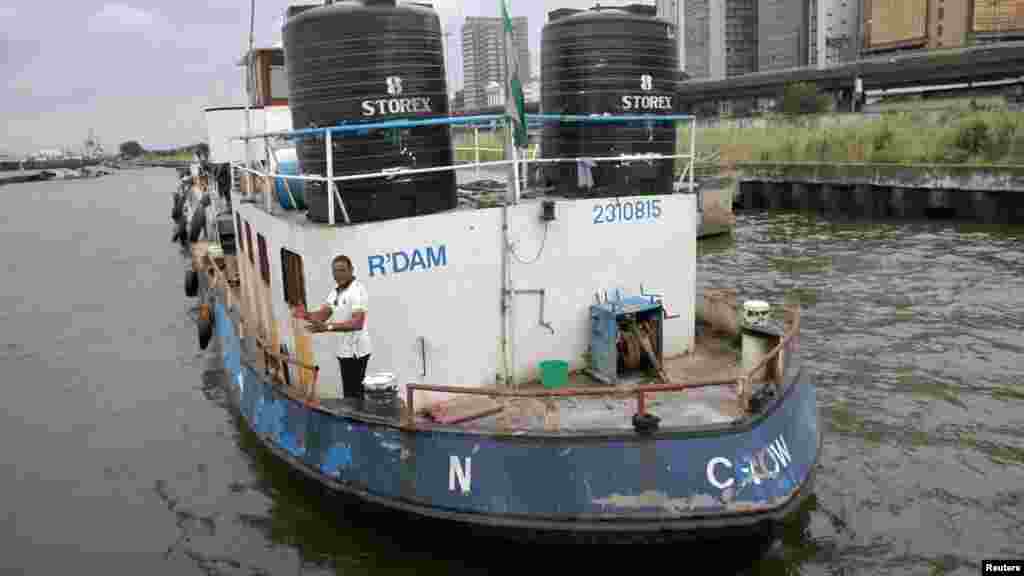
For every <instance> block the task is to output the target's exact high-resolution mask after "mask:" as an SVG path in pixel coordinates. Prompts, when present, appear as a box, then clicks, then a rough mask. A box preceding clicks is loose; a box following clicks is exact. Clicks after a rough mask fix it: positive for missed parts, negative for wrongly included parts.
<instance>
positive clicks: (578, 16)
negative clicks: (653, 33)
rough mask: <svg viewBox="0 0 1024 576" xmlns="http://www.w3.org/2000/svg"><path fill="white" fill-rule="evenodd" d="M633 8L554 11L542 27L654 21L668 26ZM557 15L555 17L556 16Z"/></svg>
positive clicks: (599, 7)
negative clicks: (603, 22) (596, 22)
mask: <svg viewBox="0 0 1024 576" xmlns="http://www.w3.org/2000/svg"><path fill="white" fill-rule="evenodd" d="M632 8H633V6H626V7H615V8H605V7H602V6H595V7H593V8H591V9H590V10H577V11H573V12H575V13H570V10H571V9H563V10H555V11H553V12H549V13H548V18H549V20H548V23H547V24H546V25H545V26H544V27H545V28H547V27H548V26H563V25H567V24H579V23H583V22H594V21H608V20H635V21H639V22H651V21H656V22H659V23H665V24H668V22H667V21H664V20H657V19H656V18H655V16H651V15H649V14H647V13H645V11H643V10H638V9H632ZM556 13H557V16H556Z"/></svg>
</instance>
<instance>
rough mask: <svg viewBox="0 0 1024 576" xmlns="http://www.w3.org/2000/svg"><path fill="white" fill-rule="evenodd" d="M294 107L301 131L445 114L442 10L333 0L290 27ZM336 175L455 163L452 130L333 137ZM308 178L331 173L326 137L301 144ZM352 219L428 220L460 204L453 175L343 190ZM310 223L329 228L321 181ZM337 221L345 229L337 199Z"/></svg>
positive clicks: (357, 184) (350, 185) (311, 196)
mask: <svg viewBox="0 0 1024 576" xmlns="http://www.w3.org/2000/svg"><path fill="white" fill-rule="evenodd" d="M283 40H284V53H285V69H286V70H287V73H288V90H289V94H288V105H289V107H290V108H291V114H292V125H293V127H294V129H296V130H298V129H302V128H311V127H321V128H322V127H326V126H335V125H338V124H339V123H348V124H352V123H365V122H382V121H388V120H397V119H409V118H430V117H436V116H447V115H448V96H447V90H448V87H447V84H446V81H445V69H444V50H443V48H442V44H441V22H440V19H439V18H438V15H437V12H435V11H433V10H430V9H427V8H423V7H420V6H409V5H403V6H397V5H396V4H395V2H394V0H390V1H388V0H383V1H381V0H376V1H375V0H364V1H361V2H336V3H334V4H330V5H326V6H321V7H317V8H313V9H311V10H305V11H303V12H301V13H297V14H295V15H293V16H291V17H290V18H288V19H287V20H286V22H285V25H284V29H283ZM333 140H334V154H333V156H334V174H335V176H343V175H347V174H355V173H365V172H378V171H380V170H383V169H386V168H395V167H406V168H426V167H431V166H442V165H451V164H452V145H451V133H450V131H449V127H448V126H447V125H439V126H426V127H417V128H403V129H389V130H373V131H366V132H360V133H345V134H341V133H335V134H334V135H333ZM297 153H298V159H299V166H300V167H301V169H302V171H303V173H305V174H326V173H327V164H326V161H325V157H324V143H323V138H321V137H317V138H305V139H303V140H300V141H299V143H298V146H297ZM338 185H339V187H340V190H341V193H342V196H343V198H344V200H345V207H346V208H347V209H348V213H349V217H350V218H351V220H352V222H369V221H376V220H387V219H393V218H402V217H407V216H417V215H422V214H430V213H434V212H439V211H442V210H448V209H452V208H454V207H455V206H456V196H455V174H454V173H453V172H451V171H447V172H436V173H427V174H421V175H414V176H406V177H402V178H395V179H391V180H388V179H385V178H374V179H367V180H354V181H343V182H339V183H338ZM306 190H307V192H306V196H307V204H308V206H309V211H308V213H307V216H308V218H309V219H310V220H313V221H317V222H326V221H327V220H328V218H327V211H328V204H327V193H326V188H325V186H324V185H323V184H322V183H319V182H310V183H309V185H308V186H307V188H306ZM335 220H336V221H337V222H342V221H343V220H342V213H341V207H340V206H339V205H338V203H337V202H335Z"/></svg>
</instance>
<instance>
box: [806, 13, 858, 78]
mask: <svg viewBox="0 0 1024 576" xmlns="http://www.w3.org/2000/svg"><path fill="white" fill-rule="evenodd" d="M807 2H808V15H809V17H810V34H808V41H809V43H810V46H809V49H808V52H807V55H808V60H810V64H811V65H814V66H817V67H818V68H827V67H829V66H835V65H837V64H841V63H843V62H850V61H852V60H856V59H857V54H858V50H859V47H860V19H861V14H860V5H861V2H860V1H859V0H807Z"/></svg>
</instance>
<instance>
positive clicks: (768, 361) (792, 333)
mask: <svg viewBox="0 0 1024 576" xmlns="http://www.w3.org/2000/svg"><path fill="white" fill-rule="evenodd" d="M785 313H786V315H787V316H788V317H789V321H790V322H789V326H788V329H787V330H786V331H785V333H784V335H783V337H782V338H780V340H779V342H778V344H776V345H775V346H774V347H773V348H772V349H771V350H770V351H769V352H768V353H767V354H765V355H764V356H762V357H761V359H760V360H759V361H758V362H757V363H756V364H755V365H754V366H753V367H751V368H750V369H749V370H745V371H744V372H743V373H742V374H740V376H739V377H731V378H730V377H715V378H705V379H698V380H691V381H687V382H676V383H668V384H643V385H634V386H599V387H590V388H562V389H555V390H547V389H543V390H505V389H494V388H471V387H466V386H438V385H433V384H415V383H408V384H406V392H405V402H406V413H405V420H404V422H403V424H402V427H403V428H405V429H408V430H415V429H416V410H415V404H414V402H415V394H414V393H415V392H416V391H417V390H420V391H424V392H442V393H450V394H468V395H472V396H489V397H492V398H557V397H583V396H606V397H607V396H630V395H636V401H637V413H638V414H644V413H645V412H646V395H647V394H652V393H657V392H682V391H685V390H690V389H694V388H707V387H712V386H735V387H736V394H737V397H738V399H739V401H740V405H741V407H742V408H743V410H744V411H745V412H746V411H749V409H750V399H751V391H752V390H751V383H752V382H754V381H755V377H756V375H757V374H758V372H760V371H761V370H762V369H764V368H766V367H767V368H768V374H769V375H770V378H769V379H768V382H769V383H771V384H772V385H773V386H774V387H775V390H776V392H777V393H778V392H781V386H782V384H783V377H784V374H785V357H786V352H787V351H788V352H789V353H794V352H795V351H796V349H797V343H798V340H799V334H800V308H799V306H797V305H791V306H787V307H786V308H785Z"/></svg>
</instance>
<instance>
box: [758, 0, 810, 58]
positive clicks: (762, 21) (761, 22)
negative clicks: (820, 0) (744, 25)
mask: <svg viewBox="0 0 1024 576" xmlns="http://www.w3.org/2000/svg"><path fill="white" fill-rule="evenodd" d="M809 26H810V22H809V18H808V5H807V0H758V6H757V43H758V45H757V69H758V70H778V69H784V68H797V67H800V66H806V65H807V52H808V50H809V48H810V43H809V41H808V38H807V36H808V30H809Z"/></svg>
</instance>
